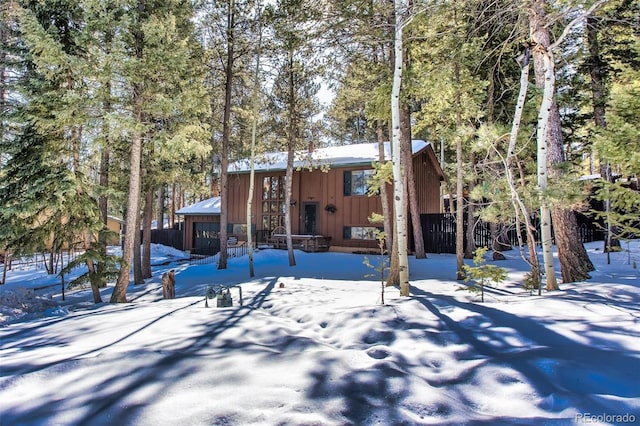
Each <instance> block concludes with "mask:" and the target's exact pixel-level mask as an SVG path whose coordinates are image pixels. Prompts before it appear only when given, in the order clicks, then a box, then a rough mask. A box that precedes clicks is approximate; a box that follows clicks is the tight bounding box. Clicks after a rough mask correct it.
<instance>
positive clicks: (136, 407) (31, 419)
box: [0, 280, 276, 426]
mask: <svg viewBox="0 0 640 426" xmlns="http://www.w3.org/2000/svg"><path fill="white" fill-rule="evenodd" d="M275 283H276V280H271V281H270V282H267V283H266V286H265V288H264V289H262V290H261V291H260V292H258V293H257V294H256V295H255V296H254V297H253V298H252V299H251V300H250V302H249V303H247V304H245V305H244V306H238V307H236V308H226V309H225V313H226V316H224V317H222V319H221V320H220V321H216V322H211V323H205V324H202V330H201V331H202V332H201V333H200V334H199V335H198V337H197V338H195V339H193V340H192V341H191V343H190V344H189V345H188V346H187V347H185V348H184V349H181V350H176V351H148V352H147V353H145V354H134V355H136V356H134V357H132V359H131V368H127V369H124V370H123V369H122V368H121V366H122V363H121V359H119V358H120V357H121V356H123V355H124V356H126V355H127V353H128V352H124V353H123V354H121V355H119V354H111V355H110V356H112V357H113V358H114V359H113V362H114V365H117V366H118V369H119V370H120V371H115V369H110V368H109V364H108V362H109V361H107V363H105V362H104V361H102V362H100V363H98V365H99V366H100V367H99V368H100V371H94V370H95V368H92V367H91V358H92V357H94V356H95V357H97V356H102V355H101V354H100V351H101V350H103V349H107V348H109V347H110V346H112V345H115V344H117V343H119V342H122V341H124V340H126V339H128V338H129V337H131V336H132V335H134V334H136V333H138V332H141V331H142V330H144V329H146V328H148V327H150V326H151V325H153V324H155V323H157V322H159V321H162V320H164V319H167V318H168V317H170V316H171V315H172V314H174V313H176V312H178V311H180V310H183V309H188V308H191V307H193V306H194V305H196V304H204V300H203V299H200V300H198V301H197V302H194V303H191V304H189V305H186V306H185V305H182V306H180V307H178V308H176V309H174V310H172V311H170V312H167V313H166V314H165V315H163V316H161V317H158V318H155V319H154V320H152V321H150V322H148V323H146V324H144V325H143V326H141V327H139V328H138V329H137V330H135V331H134V332H132V333H130V334H128V335H126V336H123V337H121V338H119V339H118V340H116V341H110V342H108V343H105V344H104V345H102V346H100V347H98V348H93V349H91V350H90V351H87V352H85V353H82V354H79V355H74V356H73V357H72V358H69V359H63V360H58V361H55V362H50V363H44V364H42V365H37V366H35V365H31V366H30V365H22V366H19V367H16V368H14V369H13V370H14V372H16V371H19V372H18V373H16V374H17V375H16V376H15V379H14V378H12V379H10V380H8V381H5V382H4V383H2V384H1V385H0V390H2V391H3V392H4V391H10V390H11V389H10V388H11V384H12V382H13V381H14V380H19V377H20V376H19V374H20V375H24V374H29V373H34V372H35V373H37V372H38V371H41V370H45V369H51V370H50V371H56V370H59V371H60V372H61V373H64V372H66V371H68V370H69V369H72V368H74V365H75V366H80V367H81V368H82V369H83V371H84V369H86V370H87V374H88V375H89V374H95V375H96V377H104V379H96V382H97V384H96V385H95V387H94V389H90V390H89V389H84V391H85V392H80V391H76V393H74V394H73V396H72V398H67V399H66V400H64V401H63V400H60V398H59V397H57V396H56V389H50V390H49V391H48V392H49V394H48V396H47V397H46V398H43V400H42V401H37V400H33V401H31V402H32V403H31V404H30V406H29V407H15V408H13V409H9V410H6V411H5V412H3V414H2V424H5V422H7V423H6V424H20V425H39V424H47V423H48V422H49V421H50V419H51V418H52V417H54V416H55V415H56V413H59V412H60V411H61V410H64V408H63V407H67V408H66V409H69V410H74V411H79V412H82V413H83V414H82V415H81V419H79V420H77V421H75V422H74V425H77V426H82V425H86V426H94V425H111V424H114V422H116V423H118V424H136V421H139V420H140V416H142V415H144V410H145V408H146V405H147V404H153V402H154V400H155V399H156V397H155V395H154V394H153V393H154V392H155V393H156V394H157V396H161V395H164V394H166V393H167V392H169V389H170V388H171V387H172V386H173V385H175V384H177V383H179V382H180V380H181V379H183V378H185V377H187V376H190V375H194V374H199V373H200V372H199V371H198V370H197V369H196V368H194V367H193V366H192V365H190V363H189V362H188V361H189V360H190V359H193V357H194V356H205V355H203V354H202V353H201V352H202V351H203V350H205V349H207V348H209V347H210V346H211V343H212V342H214V341H215V340H216V338H217V337H218V336H219V335H220V334H221V333H222V332H224V331H225V330H227V329H229V328H231V327H234V326H236V325H237V324H238V323H239V322H240V321H242V320H243V319H244V318H246V317H248V316H249V315H251V314H252V312H254V311H255V310H256V309H259V308H261V306H262V305H263V304H264V302H265V300H266V299H267V297H268V295H269V294H270V293H271V291H272V290H273V288H274V286H275ZM203 309H204V308H203ZM214 346H215V345H214ZM214 349H215V350H222V352H224V347H220V346H215V347H214ZM206 356H209V354H207V355H206ZM211 356H215V355H211ZM104 370H108V371H109V374H106V375H105V374H104ZM3 375H5V376H6V375H8V374H6V372H5V371H3ZM138 392H139V393H144V394H145V397H144V400H145V401H148V402H147V403H141V404H130V403H128V402H127V401H128V398H131V396H132V395H134V394H136V393H138Z"/></svg>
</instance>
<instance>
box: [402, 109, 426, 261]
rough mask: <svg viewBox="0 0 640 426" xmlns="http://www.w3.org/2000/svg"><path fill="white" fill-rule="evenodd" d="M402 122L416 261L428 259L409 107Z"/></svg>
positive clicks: (403, 111)
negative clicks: (421, 219)
mask: <svg viewBox="0 0 640 426" xmlns="http://www.w3.org/2000/svg"><path fill="white" fill-rule="evenodd" d="M400 121H401V123H402V132H401V133H400V134H401V135H402V145H403V147H404V151H405V157H404V158H405V161H404V170H405V173H406V177H407V194H408V199H409V210H410V212H411V215H410V217H411V228H412V229H413V246H414V253H415V257H416V259H426V258H427V254H426V253H425V251H424V237H423V236H422V224H421V223H420V211H419V210H418V196H417V194H416V180H415V176H414V174H413V142H412V140H411V115H410V112H409V107H408V106H407V105H404V104H403V105H402V106H401V108H400Z"/></svg>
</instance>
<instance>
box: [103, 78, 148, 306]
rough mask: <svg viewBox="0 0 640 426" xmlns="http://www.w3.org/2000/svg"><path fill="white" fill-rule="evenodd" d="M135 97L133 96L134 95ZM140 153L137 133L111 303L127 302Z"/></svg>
mask: <svg viewBox="0 0 640 426" xmlns="http://www.w3.org/2000/svg"><path fill="white" fill-rule="evenodd" d="M136 92H139V88H136V89H134V93H136ZM134 96H135V95H134ZM139 104H140V97H139V95H138V96H137V100H136V109H137V110H138V111H137V114H136V116H137V117H138V118H140V109H141V108H140V105H139ZM141 151H142V137H141V134H140V132H139V131H135V132H134V133H133V137H132V141H131V155H130V161H129V163H130V168H129V195H128V197H127V214H126V219H125V235H124V245H123V248H122V260H121V261H120V270H119V272H118V280H117V281H116V285H115V287H114V289H113V293H112V294H111V300H110V302H111V303H126V302H127V287H128V286H129V275H130V274H131V261H132V260H133V248H134V245H135V240H136V232H137V233H140V231H139V230H136V223H137V221H138V220H137V217H138V216H139V206H140V158H141Z"/></svg>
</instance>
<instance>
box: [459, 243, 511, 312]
mask: <svg viewBox="0 0 640 426" xmlns="http://www.w3.org/2000/svg"><path fill="white" fill-rule="evenodd" d="M488 250H489V249H488V248H486V247H480V248H478V249H476V250H475V251H474V252H473V264H474V265H475V266H470V265H464V266H463V268H464V271H465V273H466V278H465V280H464V281H465V282H469V281H472V282H473V285H471V286H467V287H461V288H459V290H466V291H470V292H474V293H476V292H478V291H479V292H480V300H481V301H482V302H484V286H485V283H490V282H493V283H495V284H500V283H501V282H503V281H504V280H505V279H506V278H507V270H506V269H505V268H501V267H499V266H495V265H485V263H486V260H485V258H484V256H485V255H486V254H487V251H488Z"/></svg>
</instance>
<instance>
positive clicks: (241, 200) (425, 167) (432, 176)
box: [185, 147, 441, 248]
mask: <svg viewBox="0 0 640 426" xmlns="http://www.w3.org/2000/svg"><path fill="white" fill-rule="evenodd" d="M413 166H414V172H415V181H416V189H417V194H418V206H419V210H420V213H439V212H440V178H441V176H440V174H439V173H438V170H439V168H438V166H437V160H436V158H435V155H434V153H433V150H432V149H431V148H430V147H427V148H425V149H423V150H422V151H420V152H418V153H417V154H416V155H414V158H413ZM367 169H371V166H367V165H362V166H352V167H334V168H331V169H329V170H328V171H322V170H318V169H316V170H313V171H309V170H301V171H297V172H295V173H294V180H293V191H292V196H291V198H292V200H293V201H295V204H294V205H292V206H291V216H292V221H291V224H292V229H291V231H292V233H294V234H300V233H303V229H304V217H303V214H304V206H305V204H307V203H312V204H317V218H316V219H317V228H316V229H317V233H318V234H320V235H324V236H328V237H331V246H332V247H362V248H374V247H377V242H376V241H367V240H357V239H345V238H344V236H343V235H344V232H343V231H344V227H351V226H364V227H367V226H372V224H370V223H369V221H368V218H369V216H370V215H371V213H373V212H375V213H382V205H381V200H380V197H379V196H372V197H368V196H366V195H344V172H345V171H356V170H367ZM266 176H284V171H280V170H279V171H271V172H265V171H259V172H256V174H255V189H254V192H253V211H254V213H253V214H252V223H253V225H254V226H255V229H256V230H257V231H258V232H259V231H262V230H263V225H262V215H261V213H262V181H263V178H264V177H266ZM228 182H229V203H228V205H227V206H222V208H223V209H224V208H225V207H226V208H227V211H228V222H229V223H230V224H234V223H246V206H247V194H248V191H249V174H248V173H238V174H233V175H230V176H229V181H228ZM330 204H331V205H333V206H335V208H336V210H335V212H330V211H328V210H327V209H326V207H327V205H330ZM187 225H188V226H189V227H188V228H187V230H190V229H193V225H192V224H189V223H187ZM188 234H189V232H187V235H188ZM190 243H191V242H190V240H189V238H188V237H187V239H186V241H185V244H186V245H187V246H189V244H190Z"/></svg>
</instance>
